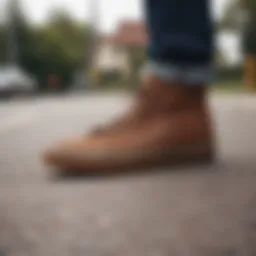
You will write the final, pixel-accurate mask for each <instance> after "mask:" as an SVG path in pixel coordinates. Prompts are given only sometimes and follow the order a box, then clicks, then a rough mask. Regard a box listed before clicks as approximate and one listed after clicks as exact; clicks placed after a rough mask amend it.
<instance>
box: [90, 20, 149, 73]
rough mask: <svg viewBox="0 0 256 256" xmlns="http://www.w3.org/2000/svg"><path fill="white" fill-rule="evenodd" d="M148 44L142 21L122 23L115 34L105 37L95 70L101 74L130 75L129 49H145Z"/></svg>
mask: <svg viewBox="0 0 256 256" xmlns="http://www.w3.org/2000/svg"><path fill="white" fill-rule="evenodd" d="M147 42H148V36H147V32H146V27H145V24H144V22H142V21H134V20H131V21H129V20H127V21H122V22H120V23H119V25H118V26H117V29H116V30H115V32H114V33H112V34H110V35H107V36H104V37H102V38H101V39H100V42H99V44H98V50H97V54H96V56H95V58H94V69H96V70H98V71H100V72H120V73H122V74H124V75H129V73H130V68H131V67H130V61H129V51H128V48H145V47H146V45H147Z"/></svg>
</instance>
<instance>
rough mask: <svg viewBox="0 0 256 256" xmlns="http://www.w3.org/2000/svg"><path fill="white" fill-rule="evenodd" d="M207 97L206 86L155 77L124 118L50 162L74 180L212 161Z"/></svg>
mask: <svg viewBox="0 0 256 256" xmlns="http://www.w3.org/2000/svg"><path fill="white" fill-rule="evenodd" d="M205 96H206V90H205V87H204V86H202V85H193V86H192V85H191V86H186V85H182V84H177V83H173V84H167V83H165V82H163V81H160V80H159V79H157V78H156V77H150V78H149V79H148V80H147V81H145V83H144V86H143V88H142V91H141V92H140V93H139V95H138V96H137V98H136V100H135V102H134V104H133V106H132V108H131V109H130V110H129V112H128V113H127V114H126V115H125V116H124V117H123V118H121V119H120V120H118V121H117V122H115V123H113V124H111V125H109V126H106V127H105V128H103V129H100V130H97V132H92V133H91V134H89V135H88V136H82V137H79V138H77V139H71V140H69V141H66V142H62V143H60V144H58V145H56V146H54V147H53V148H51V149H49V150H48V151H47V152H46V153H45V154H44V160H45V162H46V163H47V164H48V165H50V166H53V167H57V169H59V170H60V171H63V174H64V172H67V171H68V172H69V173H65V174H71V175H72V174H74V175H77V174H82V175H83V174H85V175H87V174H93V173H97V174H108V173H113V172H116V173H120V172H124V171H125V170H132V169H135V168H145V167H147V168H149V167H155V166H160V165H161V166H163V165H171V164H173V163H184V162H187V163H190V162H191V163H192V162H205V161H210V160H211V159H212V157H213V140H212V133H211V124H210V118H209V114H208V107H207V103H206V100H205Z"/></svg>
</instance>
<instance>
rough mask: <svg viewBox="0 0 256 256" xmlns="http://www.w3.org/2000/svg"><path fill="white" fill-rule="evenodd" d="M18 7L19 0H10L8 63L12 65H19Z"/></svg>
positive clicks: (8, 7)
mask: <svg viewBox="0 0 256 256" xmlns="http://www.w3.org/2000/svg"><path fill="white" fill-rule="evenodd" d="M17 8H18V0H9V4H8V6H7V9H8V11H7V12H8V21H7V23H8V50H7V63H8V65H11V66H17V65H18V62H19V61H18V59H19V57H18V41H17V34H16V25H17V24H16V15H17Z"/></svg>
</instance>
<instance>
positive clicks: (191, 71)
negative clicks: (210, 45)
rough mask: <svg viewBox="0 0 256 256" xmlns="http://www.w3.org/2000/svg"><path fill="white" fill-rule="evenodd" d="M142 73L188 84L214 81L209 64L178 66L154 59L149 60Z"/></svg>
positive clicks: (212, 70) (213, 74)
mask: <svg viewBox="0 0 256 256" xmlns="http://www.w3.org/2000/svg"><path fill="white" fill-rule="evenodd" d="M143 73H144V75H147V74H154V75H156V76H157V77H159V78H160V79H163V80H165V81H176V82H181V83H184V84H188V85H193V84H210V83H212V82H213V81H214V78H215V72H214V68H213V67H212V66H211V65H210V64H209V65H195V66H182V67H181V66H178V65H175V64H166V63H160V62H155V61H149V62H148V63H147V64H146V66H145V68H144V70H143Z"/></svg>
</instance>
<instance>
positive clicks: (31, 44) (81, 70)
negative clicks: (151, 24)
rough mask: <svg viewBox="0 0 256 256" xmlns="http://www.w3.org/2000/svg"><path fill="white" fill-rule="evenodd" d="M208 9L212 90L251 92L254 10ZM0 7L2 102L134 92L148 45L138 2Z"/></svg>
mask: <svg viewBox="0 0 256 256" xmlns="http://www.w3.org/2000/svg"><path fill="white" fill-rule="evenodd" d="M212 2H213V3H212V5H213V8H212V9H213V16H214V20H215V30H216V49H215V56H216V58H215V62H216V69H217V74H218V76H217V81H216V84H217V86H216V87H215V89H218V90H221V89H223V90H225V89H228V90H236V91H237V90H238V91H241V90H242V91H243V90H247V89H254V90H256V78H255V76H256V75H255V74H256V59H255V58H256V57H255V53H256V31H255V27H256V25H255V24H256V21H255V20H256V13H255V3H254V1H253V0H215V1H212ZM0 6H1V8H0V9H1V23H0V62H1V67H0V90H1V93H2V95H3V94H7V95H8V94H11V93H14V92H16V93H18V92H19V93H21V92H25V93H31V92H33V93H35V92H36V93H45V92H47V93H49V92H54V93H57V92H67V91H80V92H81V90H85V91H87V90H89V89H90V90H91V89H97V90H105V89H112V88H115V89H117V88H119V89H130V88H134V87H136V86H137V84H138V81H139V80H138V77H139V73H140V72H139V70H140V68H141V67H142V65H143V64H144V62H145V60H146V54H145V52H146V45H147V40H148V39H147V35H146V30H145V24H144V19H143V9H142V1H140V0H131V1H128V2H121V1H118V0H108V1H103V0H83V1H82V0H79V1H72V0H51V1H50V0H46V1H30V0H1V1H0ZM18 81H19V82H18ZM18 83H19V84H20V85H19V86H18ZM7 84H8V86H7ZM9 84H10V85H9ZM11 84H12V86H11ZM14 84H15V85H16V86H14Z"/></svg>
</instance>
